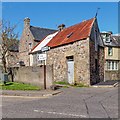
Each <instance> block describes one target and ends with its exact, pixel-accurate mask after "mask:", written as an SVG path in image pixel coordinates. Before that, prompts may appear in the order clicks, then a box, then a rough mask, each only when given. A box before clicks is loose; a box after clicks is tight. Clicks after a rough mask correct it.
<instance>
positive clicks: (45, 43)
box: [30, 31, 58, 53]
mask: <svg viewBox="0 0 120 120" xmlns="http://www.w3.org/2000/svg"><path fill="white" fill-rule="evenodd" d="M56 34H58V31H57V32H55V33H53V34H50V35H48V36H46V37H45V38H44V39H43V40H41V41H40V42H39V43H38V44H37V45H36V46H35V47H34V48H33V49H32V50H31V52H30V53H34V52H36V51H40V50H41V49H42V47H44V46H46V45H47V44H48V42H49V41H50V40H51V39H52V38H53V37H54V36H55V35H56Z"/></svg>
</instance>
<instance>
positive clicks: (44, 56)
mask: <svg viewBox="0 0 120 120" xmlns="http://www.w3.org/2000/svg"><path fill="white" fill-rule="evenodd" d="M49 49H50V47H48V46H46V47H42V49H41V51H42V52H45V53H42V54H38V56H37V58H38V61H41V60H42V61H44V89H46V59H47V54H46V51H48V50H49Z"/></svg>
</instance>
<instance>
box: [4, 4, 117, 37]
mask: <svg viewBox="0 0 120 120" xmlns="http://www.w3.org/2000/svg"><path fill="white" fill-rule="evenodd" d="M97 8H100V10H99V13H98V17H97V18H98V24H99V28H100V31H113V33H114V34H116V33H118V3H117V2H56V3H55V2H3V3H2V18H3V19H4V20H8V21H10V22H11V24H17V28H16V31H17V32H19V37H20V36H21V33H22V29H23V20H24V18H25V17H29V18H30V19H31V25H33V26H39V27H45V28H52V29H57V26H58V25H59V24H61V23H64V24H65V25H66V27H68V26H71V25H74V24H76V23H80V22H81V21H83V20H87V19H90V18H93V17H94V16H95V13H96V11H97Z"/></svg>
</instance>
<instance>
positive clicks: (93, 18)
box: [65, 18, 95, 29]
mask: <svg viewBox="0 0 120 120" xmlns="http://www.w3.org/2000/svg"><path fill="white" fill-rule="evenodd" d="M92 19H95V18H91V19H88V20H84V21H82V22H79V23H77V24H74V25H71V26H69V27H67V28H65V29H68V28H71V27H74V26H76V25H79V24H82V23H83V22H88V21H89V20H92Z"/></svg>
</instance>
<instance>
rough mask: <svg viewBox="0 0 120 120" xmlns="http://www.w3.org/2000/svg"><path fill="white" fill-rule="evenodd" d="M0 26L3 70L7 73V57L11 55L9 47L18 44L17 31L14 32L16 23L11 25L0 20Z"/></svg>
mask: <svg viewBox="0 0 120 120" xmlns="http://www.w3.org/2000/svg"><path fill="white" fill-rule="evenodd" d="M0 28H1V33H0V35H1V36H0V39H1V50H0V52H1V57H2V64H3V72H4V73H7V59H8V57H9V56H11V48H12V47H13V46H15V45H17V44H18V33H15V28H16V25H13V26H11V25H10V22H0Z"/></svg>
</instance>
